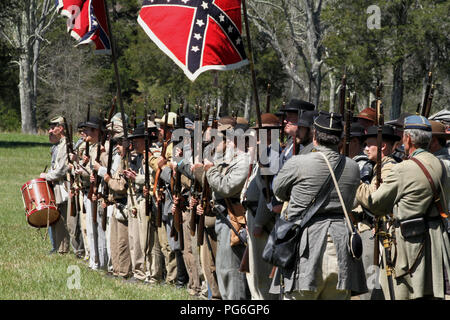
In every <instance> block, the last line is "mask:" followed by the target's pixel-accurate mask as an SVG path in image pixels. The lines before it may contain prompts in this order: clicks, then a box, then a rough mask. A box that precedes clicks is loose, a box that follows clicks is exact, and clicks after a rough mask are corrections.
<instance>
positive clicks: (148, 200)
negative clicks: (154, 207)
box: [145, 190, 150, 217]
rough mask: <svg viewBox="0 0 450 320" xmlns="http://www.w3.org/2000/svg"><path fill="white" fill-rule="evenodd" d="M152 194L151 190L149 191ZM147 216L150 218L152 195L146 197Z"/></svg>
mask: <svg viewBox="0 0 450 320" xmlns="http://www.w3.org/2000/svg"><path fill="white" fill-rule="evenodd" d="M149 192H150V190H149ZM145 216H146V217H149V216H150V195H149V194H147V195H146V196H145Z"/></svg>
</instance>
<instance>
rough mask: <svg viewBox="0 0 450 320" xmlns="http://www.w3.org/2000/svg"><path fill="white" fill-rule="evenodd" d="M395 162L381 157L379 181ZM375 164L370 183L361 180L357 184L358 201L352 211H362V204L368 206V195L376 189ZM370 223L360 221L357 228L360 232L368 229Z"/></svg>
mask: <svg viewBox="0 0 450 320" xmlns="http://www.w3.org/2000/svg"><path fill="white" fill-rule="evenodd" d="M396 164H397V163H396V162H395V160H394V159H393V158H392V157H389V156H388V157H384V158H383V159H381V182H383V181H384V179H386V177H387V176H388V174H389V172H391V169H392V167H393V166H395V165H396ZM376 172H377V165H375V166H374V167H373V173H374V174H373V178H372V181H371V182H370V184H367V183H364V182H361V183H360V184H359V187H358V189H357V190H356V201H357V203H358V207H356V208H355V209H354V212H356V213H362V208H361V207H360V206H363V207H364V208H368V207H369V205H368V199H369V195H370V194H371V193H373V192H375V191H376V190H377V177H376ZM370 228H371V226H370V223H369V222H368V221H366V220H363V221H361V222H360V223H358V229H359V231H360V232H363V231H365V230H368V229H370Z"/></svg>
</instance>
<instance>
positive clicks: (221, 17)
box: [219, 14, 225, 22]
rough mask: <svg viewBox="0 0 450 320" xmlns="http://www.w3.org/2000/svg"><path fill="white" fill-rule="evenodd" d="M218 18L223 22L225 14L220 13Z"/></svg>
mask: <svg viewBox="0 0 450 320" xmlns="http://www.w3.org/2000/svg"><path fill="white" fill-rule="evenodd" d="M219 20H220V22H224V21H225V16H224V15H223V14H220V16H219Z"/></svg>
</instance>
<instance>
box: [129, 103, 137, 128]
mask: <svg viewBox="0 0 450 320" xmlns="http://www.w3.org/2000/svg"><path fill="white" fill-rule="evenodd" d="M130 122H131V124H132V126H133V129H136V127H137V119H136V108H134V109H133V112H132V113H131V120H130Z"/></svg>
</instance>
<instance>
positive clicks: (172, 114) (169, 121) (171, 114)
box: [155, 112, 178, 127]
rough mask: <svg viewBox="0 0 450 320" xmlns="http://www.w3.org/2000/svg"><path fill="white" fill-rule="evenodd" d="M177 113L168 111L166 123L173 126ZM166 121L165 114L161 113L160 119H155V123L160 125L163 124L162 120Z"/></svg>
mask: <svg viewBox="0 0 450 320" xmlns="http://www.w3.org/2000/svg"><path fill="white" fill-rule="evenodd" d="M177 117H178V116H177V114H176V113H175V112H169V116H168V118H167V125H168V126H172V127H175V126H176V125H177ZM165 121H166V115H163V116H162V118H161V119H155V122H156V123H159V125H160V126H161V127H162V126H164V122H165Z"/></svg>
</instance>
